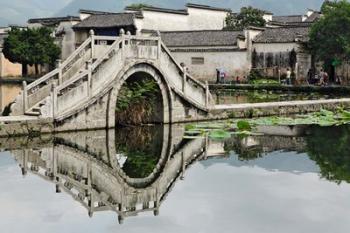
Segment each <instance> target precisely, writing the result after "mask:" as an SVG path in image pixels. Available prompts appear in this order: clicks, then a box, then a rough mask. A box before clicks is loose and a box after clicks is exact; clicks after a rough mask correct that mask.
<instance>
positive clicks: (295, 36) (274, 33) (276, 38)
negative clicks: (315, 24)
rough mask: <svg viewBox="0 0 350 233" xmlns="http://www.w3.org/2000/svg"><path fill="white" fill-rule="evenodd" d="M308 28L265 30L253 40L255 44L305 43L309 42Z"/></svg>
mask: <svg viewBox="0 0 350 233" xmlns="http://www.w3.org/2000/svg"><path fill="white" fill-rule="evenodd" d="M309 31H310V27H281V28H267V29H266V30H265V31H263V32H262V33H260V34H259V35H258V36H257V37H256V38H255V39H254V42H255V43H288V42H296V41H300V42H306V41H308V40H309Z"/></svg>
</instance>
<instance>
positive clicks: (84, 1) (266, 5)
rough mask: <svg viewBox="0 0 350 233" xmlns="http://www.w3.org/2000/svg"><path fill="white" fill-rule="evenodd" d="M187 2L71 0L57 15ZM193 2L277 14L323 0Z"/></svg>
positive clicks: (179, 5)
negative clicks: (134, 5)
mask: <svg viewBox="0 0 350 233" xmlns="http://www.w3.org/2000/svg"><path fill="white" fill-rule="evenodd" d="M187 2H189V1H186V0H118V1H116V0H99V1H96V0H73V1H72V2H71V3H70V4H68V5H67V6H66V7H65V8H63V9H62V10H61V11H59V12H58V13H57V14H58V15H66V14H74V13H76V12H77V11H78V10H79V9H81V8H87V9H95V10H104V11H121V10H123V9H124V8H125V6H127V5H130V4H132V3H146V4H150V5H154V6H160V7H168V8H183V7H184V5H185V4H186V3H187ZM190 2H191V1H190ZM192 2H193V3H198V4H207V5H212V6H218V7H225V8H231V9H233V10H234V11H238V10H239V9H240V8H241V7H242V6H247V5H252V6H255V7H258V8H261V9H264V10H269V11H272V12H274V13H275V14H277V15H281V14H302V13H304V12H305V10H306V9H307V8H312V9H319V8H320V6H321V4H322V2H323V0H308V1H305V0H293V1H291V0H220V1H218V0H195V1H192Z"/></svg>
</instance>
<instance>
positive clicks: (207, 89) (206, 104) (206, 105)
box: [205, 81, 210, 108]
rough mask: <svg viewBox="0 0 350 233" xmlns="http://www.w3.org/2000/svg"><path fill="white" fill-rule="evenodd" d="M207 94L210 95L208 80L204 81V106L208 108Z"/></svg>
mask: <svg viewBox="0 0 350 233" xmlns="http://www.w3.org/2000/svg"><path fill="white" fill-rule="evenodd" d="M209 96H210V92H209V83H208V81H205V107H206V108H209Z"/></svg>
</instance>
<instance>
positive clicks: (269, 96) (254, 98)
mask: <svg viewBox="0 0 350 233" xmlns="http://www.w3.org/2000/svg"><path fill="white" fill-rule="evenodd" d="M212 94H213V97H214V99H215V103H216V104H243V103H263V102H280V101H295V100H320V99H340V98H348V97H350V94H344V93H343V94H342V93H339V94H338V93H328V94H322V93H317V92H292V91H290V92H286V91H267V90H222V91H217V92H213V93H212Z"/></svg>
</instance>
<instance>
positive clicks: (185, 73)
mask: <svg viewBox="0 0 350 233" xmlns="http://www.w3.org/2000/svg"><path fill="white" fill-rule="evenodd" d="M180 66H181V67H182V73H183V75H182V92H183V94H184V95H185V92H186V77H187V68H186V65H185V63H183V62H182V63H181V64H180Z"/></svg>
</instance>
